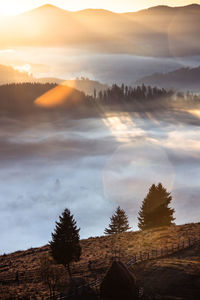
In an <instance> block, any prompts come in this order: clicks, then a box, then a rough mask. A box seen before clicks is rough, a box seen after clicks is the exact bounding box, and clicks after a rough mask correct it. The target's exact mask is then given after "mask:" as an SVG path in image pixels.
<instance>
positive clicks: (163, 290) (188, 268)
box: [0, 223, 200, 299]
mask: <svg viewBox="0 0 200 300" xmlns="http://www.w3.org/2000/svg"><path fill="white" fill-rule="evenodd" d="M199 235H200V223H196V224H188V225H181V226H173V227H170V228H168V227H164V228H157V229H156V230H147V231H144V232H139V231H138V232H128V233H123V234H120V235H117V236H113V237H112V238H110V237H107V236H102V237H94V238H89V239H86V240H82V241H81V244H82V248H83V251H82V252H83V255H82V258H81V260H80V262H79V263H77V264H74V265H73V273H74V276H76V277H84V278H85V279H86V280H87V281H88V280H89V281H90V280H93V279H94V278H95V276H96V275H97V276H98V275H103V274H104V273H105V271H106V268H108V267H109V264H110V260H111V257H112V255H113V253H112V249H120V250H121V252H122V257H121V259H122V260H123V261H124V262H125V261H127V260H128V259H129V258H131V257H132V255H133V254H135V253H138V252H139V251H142V252H144V251H150V250H153V249H156V248H157V249H161V248H164V247H166V246H168V247H170V246H171V245H172V244H176V243H178V242H179V241H183V240H185V239H187V238H188V237H199ZM48 251H49V248H48V246H44V247H41V248H34V249H29V250H26V251H18V252H15V253H11V254H7V255H4V256H1V257H0V265H1V267H0V280H2V279H3V278H6V277H9V276H10V278H11V277H12V276H13V278H14V277H15V274H16V272H17V271H19V275H20V277H21V275H24V276H25V280H24V279H23V280H21V281H20V282H19V284H16V283H15V282H13V283H12V284H11V283H10V284H8V285H2V286H1V285H0V292H1V294H2V295H4V296H3V298H2V299H11V297H12V294H16V293H18V294H19V295H26V296H28V295H29V296H30V295H35V293H36V291H37V294H38V299H40V297H41V295H42V294H43V295H47V294H48V289H47V287H46V286H45V285H44V284H43V283H41V281H40V279H38V277H37V269H38V266H39V260H40V257H41V256H42V255H44V253H48ZM89 260H90V261H92V264H91V266H92V271H91V270H88V262H89ZM133 272H134V273H135V275H136V278H137V280H138V283H139V284H140V286H143V287H144V290H145V292H147V293H148V294H151V293H155V291H156V293H157V294H159V295H162V294H167V295H168V297H169V295H176V296H177V295H182V294H184V293H186V294H187V293H189V294H190V293H191V289H193V291H194V290H195V289H197V290H198V288H196V285H198V284H199V283H200V282H199V279H198V278H199V277H200V276H199V275H200V253H199V247H197V246H196V247H193V248H191V249H190V250H184V251H183V252H180V253H179V256H177V255H172V256H170V257H169V258H164V259H159V260H157V261H149V262H146V263H143V264H139V265H137V266H134V268H133ZM188 276H189V277H188ZM191 278H193V279H194V284H193V285H191V284H188V285H186V284H184V289H183V292H181V293H180V285H181V284H182V282H183V283H185V282H186V283H187V282H190V281H191V280H190V279H191ZM32 279H35V280H34V282H28V281H32ZM188 280H189V281H188ZM166 282H167V284H166ZM176 282H177V284H176ZM195 293H197V292H196V291H195ZM36 296H37V295H36ZM158 299H159V298H158ZM160 299H161V298H160ZM168 299H170V298H168ZM180 299H200V297H199V298H180Z"/></svg>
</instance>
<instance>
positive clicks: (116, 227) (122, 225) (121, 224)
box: [104, 206, 131, 234]
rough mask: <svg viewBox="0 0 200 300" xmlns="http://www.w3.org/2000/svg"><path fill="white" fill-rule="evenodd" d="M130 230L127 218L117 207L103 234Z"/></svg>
mask: <svg viewBox="0 0 200 300" xmlns="http://www.w3.org/2000/svg"><path fill="white" fill-rule="evenodd" d="M129 229H131V227H130V226H129V222H128V217H127V215H126V213H125V211H124V210H123V209H121V208H120V206H118V207H117V209H116V211H115V213H114V214H113V215H112V217H111V218H110V224H109V226H108V228H105V230H104V233H105V234H114V233H121V232H125V231H127V230H129Z"/></svg>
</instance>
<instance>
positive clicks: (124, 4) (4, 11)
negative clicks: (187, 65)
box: [0, 0, 200, 15]
mask: <svg viewBox="0 0 200 300" xmlns="http://www.w3.org/2000/svg"><path fill="white" fill-rule="evenodd" d="M47 3H49V4H53V5H56V6H59V7H61V8H64V9H66V10H71V11H76V10H81V9H85V8H103V9H108V10H111V11H115V12H126V11H137V10H140V9H144V8H147V7H151V6H156V5H169V6H182V5H188V4H192V3H194V2H193V1H190V0H174V1H172V0H165V1H162V0H140V1H136V0H135V1H134V0H123V1H122V0H110V1H108V0H95V1H94V0H74V1H68V0H49V1H46V0H17V1H16V0H6V1H1V2H0V15H16V14H19V13H22V12H24V11H27V10H30V9H33V8H35V7H38V6H40V5H44V4H47ZM195 3H198V4H200V1H196V2H195Z"/></svg>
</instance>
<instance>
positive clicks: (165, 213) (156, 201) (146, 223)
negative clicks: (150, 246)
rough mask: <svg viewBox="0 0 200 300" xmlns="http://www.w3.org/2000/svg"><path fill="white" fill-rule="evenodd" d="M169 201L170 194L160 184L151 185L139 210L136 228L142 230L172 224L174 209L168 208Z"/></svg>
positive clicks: (170, 198)
mask: <svg viewBox="0 0 200 300" xmlns="http://www.w3.org/2000/svg"><path fill="white" fill-rule="evenodd" d="M171 200H172V196H171V194H170V193H168V192H167V190H166V189H165V188H164V187H163V186H162V184H161V183H159V184H158V185H157V186H156V185H155V184H153V185H152V186H151V187H150V189H149V192H148V194H147V196H146V197H145V198H144V200H143V203H142V206H141V208H140V211H139V217H138V221H139V223H138V227H139V228H140V229H142V230H144V229H148V228H153V227H159V226H170V225H172V224H174V223H173V221H174V220H175V218H174V217H173V214H174V209H172V208H170V207H169V204H170V203H171Z"/></svg>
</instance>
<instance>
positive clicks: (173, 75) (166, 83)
mask: <svg viewBox="0 0 200 300" xmlns="http://www.w3.org/2000/svg"><path fill="white" fill-rule="evenodd" d="M142 83H144V84H146V85H151V86H154V85H156V86H158V87H163V88H170V89H171V88H173V89H178V90H183V91H187V90H191V91H194V92H200V66H199V67H197V68H181V69H178V70H175V71H172V72H169V73H154V74H152V75H150V76H146V77H143V78H141V79H139V80H138V81H136V84H142Z"/></svg>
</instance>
